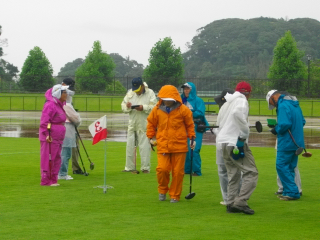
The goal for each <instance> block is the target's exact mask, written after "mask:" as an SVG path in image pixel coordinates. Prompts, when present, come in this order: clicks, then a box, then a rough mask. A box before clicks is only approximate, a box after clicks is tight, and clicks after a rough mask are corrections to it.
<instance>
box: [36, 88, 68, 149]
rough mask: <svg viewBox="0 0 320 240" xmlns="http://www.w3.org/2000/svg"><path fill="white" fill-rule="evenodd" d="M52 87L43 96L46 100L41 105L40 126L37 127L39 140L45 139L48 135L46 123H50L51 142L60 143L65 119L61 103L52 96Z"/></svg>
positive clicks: (63, 133) (64, 129)
mask: <svg viewBox="0 0 320 240" xmlns="http://www.w3.org/2000/svg"><path fill="white" fill-rule="evenodd" d="M51 93H52V88H50V89H49V90H48V91H47V92H46V93H45V97H46V100H47V102H46V103H45V104H44V106H43V110H42V115H41V120H40V128H39V140H40V141H46V137H47V136H49V132H48V130H47V126H48V123H49V122H50V123H51V137H52V140H53V141H52V142H53V143H58V144H62V142H63V139H64V136H65V133H66V128H65V126H64V123H65V121H66V113H65V111H64V110H63V103H62V102H60V100H59V99H57V98H55V97H52V95H51Z"/></svg>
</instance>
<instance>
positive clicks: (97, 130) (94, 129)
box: [89, 115, 113, 193]
mask: <svg viewBox="0 0 320 240" xmlns="http://www.w3.org/2000/svg"><path fill="white" fill-rule="evenodd" d="M100 123H101V124H102V125H104V126H103V127H104V128H102V127H101V125H100ZM89 130H90V133H91V134H92V136H93V137H94V138H95V137H96V136H97V135H98V134H99V135H98V141H100V139H101V140H102V139H103V138H104V183H103V186H101V185H100V186H97V187H94V188H102V189H103V193H107V190H108V188H113V187H112V186H108V185H107V134H108V133H107V116H106V115H104V116H103V117H102V118H100V119H98V120H97V121H95V122H93V123H92V124H91V125H90V126H89ZM104 130H105V132H104ZM101 133H102V134H101ZM98 141H94V143H93V144H95V143H97V142H98Z"/></svg>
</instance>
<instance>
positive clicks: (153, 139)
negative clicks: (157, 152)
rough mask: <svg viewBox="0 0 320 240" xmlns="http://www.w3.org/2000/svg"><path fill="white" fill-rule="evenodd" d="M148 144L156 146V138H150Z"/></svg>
mask: <svg viewBox="0 0 320 240" xmlns="http://www.w3.org/2000/svg"><path fill="white" fill-rule="evenodd" d="M149 142H150V144H151V145H153V146H157V140H156V139H155V138H152V139H150V141H149Z"/></svg>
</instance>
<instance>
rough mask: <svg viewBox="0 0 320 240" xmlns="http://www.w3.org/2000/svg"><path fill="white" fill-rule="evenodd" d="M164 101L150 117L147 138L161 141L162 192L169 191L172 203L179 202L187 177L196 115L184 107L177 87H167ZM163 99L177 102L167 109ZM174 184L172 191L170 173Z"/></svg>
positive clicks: (162, 94)
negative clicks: (186, 159)
mask: <svg viewBox="0 0 320 240" xmlns="http://www.w3.org/2000/svg"><path fill="white" fill-rule="evenodd" d="M158 97H159V98H160V100H159V102H158V103H157V105H156V107H155V108H154V109H153V110H152V111H151V113H150V115H149V116H148V118H147V120H148V125H147V136H148V138H149V139H152V138H153V137H156V140H157V151H158V152H157V155H158V166H157V169H156V171H157V179H158V192H159V193H161V194H166V193H167V192H168V191H169V195H170V198H171V199H175V200H179V199H180V195H181V191H182V183H183V177H184V163H185V158H186V153H187V152H188V143H187V142H188V138H190V139H191V138H192V137H195V132H194V123H193V118H192V112H191V111H190V109H189V108H188V107H187V106H185V105H184V104H182V99H181V97H180V95H179V92H178V90H177V88H176V87H174V86H172V85H165V86H163V87H162V88H161V90H160V91H159V94H158ZM162 98H172V99H174V100H175V101H176V102H175V103H174V104H173V106H171V108H169V109H168V108H166V106H165V105H164V103H163V100H162ZM171 171H172V181H171V185H170V187H169V186H168V185H169V181H170V172H171Z"/></svg>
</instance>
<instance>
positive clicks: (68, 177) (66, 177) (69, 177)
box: [58, 175, 73, 180]
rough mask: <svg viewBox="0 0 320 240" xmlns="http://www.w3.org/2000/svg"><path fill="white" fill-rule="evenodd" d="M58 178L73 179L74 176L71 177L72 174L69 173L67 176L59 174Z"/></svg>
mask: <svg viewBox="0 0 320 240" xmlns="http://www.w3.org/2000/svg"><path fill="white" fill-rule="evenodd" d="M58 179H64V180H72V179H73V177H71V176H70V175H67V176H58Z"/></svg>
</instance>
